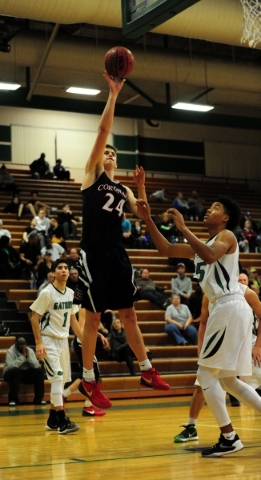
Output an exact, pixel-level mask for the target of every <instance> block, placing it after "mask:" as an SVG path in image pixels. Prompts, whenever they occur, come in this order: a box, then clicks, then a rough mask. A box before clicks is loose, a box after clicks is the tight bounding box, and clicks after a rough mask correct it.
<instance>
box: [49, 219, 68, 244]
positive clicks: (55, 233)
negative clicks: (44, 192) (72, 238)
mask: <svg viewBox="0 0 261 480" xmlns="http://www.w3.org/2000/svg"><path fill="white" fill-rule="evenodd" d="M48 237H50V238H51V239H52V243H58V244H59V245H61V246H62V247H63V248H64V249H66V243H65V240H64V238H63V229H62V227H61V225H59V223H58V221H57V218H55V217H51V218H50V228H49V230H48Z"/></svg>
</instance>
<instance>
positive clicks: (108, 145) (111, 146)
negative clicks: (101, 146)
mask: <svg viewBox="0 0 261 480" xmlns="http://www.w3.org/2000/svg"><path fill="white" fill-rule="evenodd" d="M105 148H111V149H112V150H114V152H115V153H117V148H116V147H114V146H113V145H110V144H109V143H107V144H106V145H105Z"/></svg>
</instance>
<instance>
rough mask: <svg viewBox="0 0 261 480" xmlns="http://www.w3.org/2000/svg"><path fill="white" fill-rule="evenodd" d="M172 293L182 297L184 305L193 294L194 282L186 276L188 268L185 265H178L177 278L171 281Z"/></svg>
mask: <svg viewBox="0 0 261 480" xmlns="http://www.w3.org/2000/svg"><path fill="white" fill-rule="evenodd" d="M171 291H172V295H173V294H174V293H176V294H178V295H180V298H181V302H182V303H188V301H189V299H190V296H191V294H192V282H191V279H190V278H189V277H188V276H187V275H186V267H185V264H184V263H181V262H180V263H178V265H177V276H176V277H173V278H172V279H171Z"/></svg>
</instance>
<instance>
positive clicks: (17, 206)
mask: <svg viewBox="0 0 261 480" xmlns="http://www.w3.org/2000/svg"><path fill="white" fill-rule="evenodd" d="M3 212H4V213H13V214H14V215H17V220H20V218H21V216H22V215H26V214H27V213H29V210H28V209H27V207H26V206H25V205H24V204H23V203H22V202H21V200H20V198H19V196H18V195H14V196H13V198H12V200H11V202H9V203H8V204H7V205H6V206H5V207H4V209H3Z"/></svg>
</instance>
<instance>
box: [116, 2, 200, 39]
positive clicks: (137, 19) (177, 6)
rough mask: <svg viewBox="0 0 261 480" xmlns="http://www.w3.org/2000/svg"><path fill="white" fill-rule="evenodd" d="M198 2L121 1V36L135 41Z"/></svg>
mask: <svg viewBox="0 0 261 480" xmlns="http://www.w3.org/2000/svg"><path fill="white" fill-rule="evenodd" d="M199 1H200V0H121V8H122V25H123V35H124V36H125V37H129V38H134V39H137V38H139V37H141V36H142V35H144V33H146V32H149V31H150V30H153V28H155V27H157V26H158V25H160V24H161V23H164V22H166V21H167V20H168V19H169V18H171V17H174V16H175V15H177V14H178V13H181V12H183V10H186V9H187V8H189V7H191V6H192V5H194V4H195V3H197V2H199Z"/></svg>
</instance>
